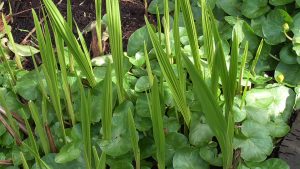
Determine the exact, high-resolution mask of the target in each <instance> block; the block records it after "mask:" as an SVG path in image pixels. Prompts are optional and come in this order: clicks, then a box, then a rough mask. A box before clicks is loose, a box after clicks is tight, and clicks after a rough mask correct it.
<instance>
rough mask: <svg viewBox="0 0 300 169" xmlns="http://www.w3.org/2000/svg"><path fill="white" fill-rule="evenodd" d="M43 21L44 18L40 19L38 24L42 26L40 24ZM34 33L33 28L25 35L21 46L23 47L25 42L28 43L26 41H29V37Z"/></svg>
mask: <svg viewBox="0 0 300 169" xmlns="http://www.w3.org/2000/svg"><path fill="white" fill-rule="evenodd" d="M44 20H45V18H43V19H41V20H40V22H39V23H40V24H42V23H43V22H44ZM35 31H36V28H35V27H34V28H33V29H32V30H31V31H30V32H29V33H28V34H27V35H26V37H25V38H24V39H23V40H22V42H21V44H23V45H24V44H26V43H27V41H28V39H29V37H30V36H31V35H32V34H33V33H34V32H35Z"/></svg>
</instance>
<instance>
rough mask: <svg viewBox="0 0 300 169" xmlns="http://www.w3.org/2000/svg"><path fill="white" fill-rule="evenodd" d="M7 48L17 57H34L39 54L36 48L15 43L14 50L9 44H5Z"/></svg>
mask: <svg viewBox="0 0 300 169" xmlns="http://www.w3.org/2000/svg"><path fill="white" fill-rule="evenodd" d="M7 47H8V48H9V50H11V51H12V52H13V53H17V54H18V55H19V56H32V55H35V54H37V53H39V52H40V51H39V50H37V49H36V48H34V47H32V46H28V45H20V44H17V43H15V48H14V46H13V45H12V44H11V42H7Z"/></svg>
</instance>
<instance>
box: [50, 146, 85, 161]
mask: <svg viewBox="0 0 300 169" xmlns="http://www.w3.org/2000/svg"><path fill="white" fill-rule="evenodd" d="M81 144H82V143H79V142H75V143H69V144H66V145H64V146H63V147H62V148H61V149H60V150H59V153H58V154H57V155H56V156H55V162H56V163H67V162H70V161H73V160H75V159H77V158H78V157H79V156H80V155H81V150H80V145H81Z"/></svg>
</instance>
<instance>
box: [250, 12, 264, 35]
mask: <svg viewBox="0 0 300 169" xmlns="http://www.w3.org/2000/svg"><path fill="white" fill-rule="evenodd" d="M265 20H266V17H265V16H264V15H263V16H261V17H258V18H254V19H251V27H252V29H253V31H254V32H255V34H256V35H257V36H260V37H263V32H262V25H263V23H264V22H265Z"/></svg>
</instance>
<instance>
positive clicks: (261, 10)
mask: <svg viewBox="0 0 300 169" xmlns="http://www.w3.org/2000/svg"><path fill="white" fill-rule="evenodd" d="M241 8H242V9H241V10H242V14H243V15H244V16H246V17H247V18H250V19H253V18H257V17H259V16H262V15H264V14H265V13H267V12H268V11H269V10H270V7H269V5H268V0H243V4H242V7H241Z"/></svg>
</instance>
